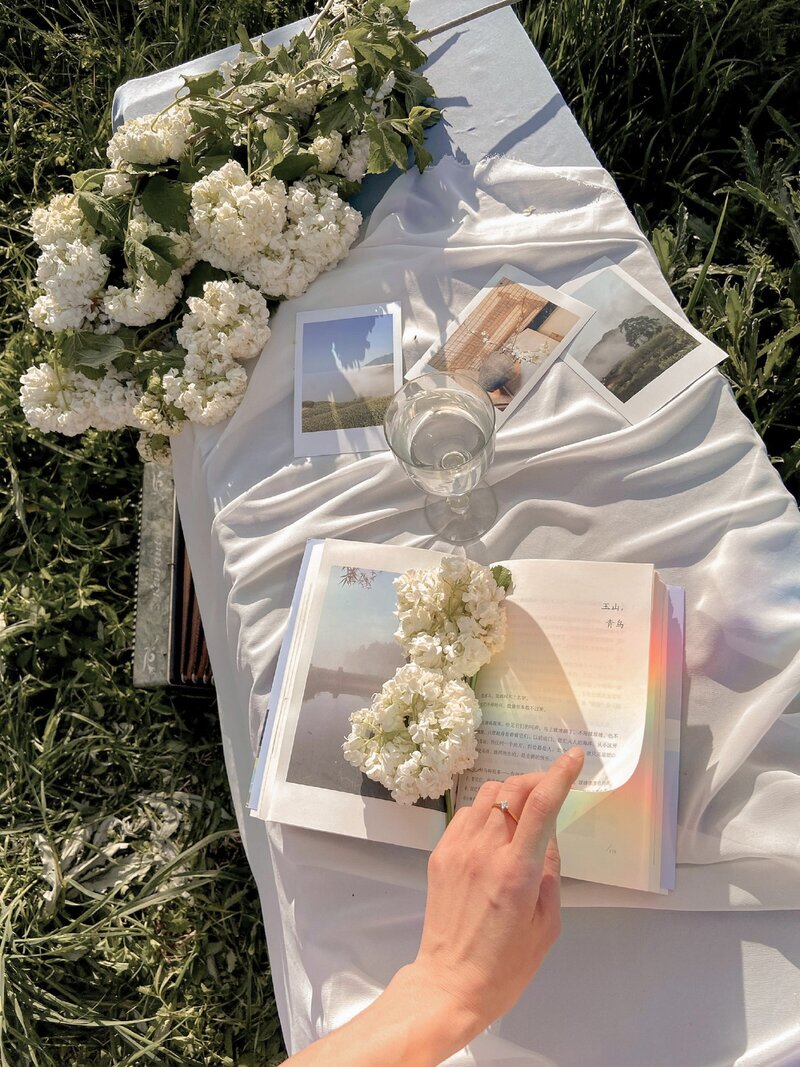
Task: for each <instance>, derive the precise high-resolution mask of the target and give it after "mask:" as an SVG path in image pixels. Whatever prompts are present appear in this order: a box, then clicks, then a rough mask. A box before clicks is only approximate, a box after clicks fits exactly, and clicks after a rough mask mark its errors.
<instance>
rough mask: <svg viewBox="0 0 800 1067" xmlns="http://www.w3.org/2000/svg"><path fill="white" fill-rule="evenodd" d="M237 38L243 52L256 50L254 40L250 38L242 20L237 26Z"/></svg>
mask: <svg viewBox="0 0 800 1067" xmlns="http://www.w3.org/2000/svg"><path fill="white" fill-rule="evenodd" d="M236 38H237V40H238V42H239V45H240V46H241V49H242V51H243V52H255V48H254V47H253V42H252V41H251V40H250V37H249V35H248V33H247V30H246V29H245V28H244V26H243V25H242V24H241V22H240V23H239V25H238V26H237V27H236Z"/></svg>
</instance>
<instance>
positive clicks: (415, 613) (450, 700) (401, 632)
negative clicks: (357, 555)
mask: <svg viewBox="0 0 800 1067" xmlns="http://www.w3.org/2000/svg"><path fill="white" fill-rule="evenodd" d="M510 584H511V574H510V572H509V571H508V570H506V569H505V568H504V567H499V566H498V567H492V568H489V567H483V566H481V565H480V564H479V563H473V562H471V561H470V560H468V559H460V558H457V557H453V556H449V557H446V558H445V559H444V560H442V563H441V565H440V566H439V567H438V568H436V569H434V570H425V571H416V570H411V571H407V572H406V573H405V574H401V575H400V577H399V578H396V579H395V582H394V586H395V589H396V590H397V617H398V621H399V623H400V625H399V627H398V630H397V632H396V634H395V639H396V640H397V641H398V642H399V643H400V645H401V646H402V648H403V651H404V652H405V654H406V656H407V657H408V659H409V660H410V662H409V663H407V664H406V665H405V666H404V667H400V668H399V669H398V670H397V671H396V673H395V676H394V678H392V679H390V680H389V681H388V682H386V683H385V684H384V686H383V688H382V689H381V691H380V693H377V694H376V695H375V696H374V697H373V700H372V703H371V704H370V706H369V707H368V708H361V709H359V710H358V711H354V712H353V713H352V715H351V716H350V723H351V730H350V733H349V734H348V736H347V738H346V739H345V741H344V744H343V746H342V750H343V752H344V758H345V759H346V760H347V762H348V763H350V764H352V765H353V766H354V767H357V768H358V769H359V770H360V771H362V772H363V773H364V774H366V775H367V777H368V778H371V779H372V780H373V781H376V782H380V783H381V785H383V786H385V787H386V789H388V790H389V791H390V792H391V794H392V797H393V799H394V800H396V801H397V802H398V803H400V804H413V803H414V802H415V801H417V800H420V799H421V798H422V797H433V798H435V797H440V796H442V795H443V794H444V796H445V797H446V800H447V811H448V816H452V801H451V798H450V788H451V786H452V784H453V778H454V777H455V775H457V774H461V773H463V772H464V771H466V770H469V768H470V767H472V766H473V765H474V763H475V760H476V758H477V752H478V750H477V746H476V740H475V735H476V731H477V729H478V727H479V726H480V724H481V709H480V705H479V704H478V701H477V699H476V698H475V694H474V692H473V689H472V684H474V676H475V675H476V674H477V672H478V671H479V670H480V668H481V667H483V666H485V665H486V664H487V663H488V662H489V660H490V659H491V657H492V655H493V654H494V653H495V652H499V651H500V649H502V647H503V645H504V643H505V636H506V616H505V605H504V604H503V600H504V599H505V595H506V590H507V589H508V587H509V586H510ZM465 679H469V682H468V681H467V680H465Z"/></svg>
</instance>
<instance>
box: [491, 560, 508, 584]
mask: <svg viewBox="0 0 800 1067" xmlns="http://www.w3.org/2000/svg"><path fill="white" fill-rule="evenodd" d="M492 577H493V578H494V580H495V582H497V584H498V585H499V586H500V588H501V589H505V590H506V591H508V590H509V589H510V588H511V583H512V581H513V575H512V574H511V571H510V570H509V569H508V567H501V566H500V564H499V563H497V564H495V566H494V567H492Z"/></svg>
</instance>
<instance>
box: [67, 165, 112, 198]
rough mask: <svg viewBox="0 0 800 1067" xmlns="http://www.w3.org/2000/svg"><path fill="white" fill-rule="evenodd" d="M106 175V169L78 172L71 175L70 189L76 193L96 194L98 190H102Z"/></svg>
mask: <svg viewBox="0 0 800 1067" xmlns="http://www.w3.org/2000/svg"><path fill="white" fill-rule="evenodd" d="M108 173H109V172H108V170H107V169H103V170H98V169H95V170H79V171H77V173H75V174H73V175H72V188H73V189H74V190H75V192H76V193H80V192H85V193H91V192H97V190H98V189H102V187H103V179H104V178H105V176H106V174H108Z"/></svg>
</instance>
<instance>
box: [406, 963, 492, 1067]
mask: <svg viewBox="0 0 800 1067" xmlns="http://www.w3.org/2000/svg"><path fill="white" fill-rule="evenodd" d="M386 994H388V995H389V996H390V997H395V996H397V997H398V998H399V999H400V1000H402V1001H403V1003H406V1004H408V1005H409V1006H410V1007H411V1008H412V1010H413V1020H414V1034H415V1050H416V1051H419V1053H420V1054H421V1055H420V1059H419V1060H418V1061H417V1060H416V1059H415V1060H414V1061H413V1063H414V1064H416V1063H417V1062H418V1063H419V1064H420V1065H427V1064H438V1063H441V1061H442V1060H444V1059H447V1057H448V1056H451V1055H452V1054H453V1053H454V1052H457V1051H458V1050H459V1049H461V1048H463V1047H464V1045H466V1044H467V1043H468V1042H470V1041H472V1040H473V1038H475V1037H477V1035H478V1034H479V1033H481V1031H482V1030H484V1029H485V1024H484V1022H483V1021H482V1020H481V1019H479V1018H478V1016H477V1015H476V1013H475V1012H474V1011H473V1010H472V1009H470V1008H469V1007H468V1006H467V1005H466V1004H464V1003H463V1002H462V1001H460V1000H459V999H458V998H457V997H455V996H454V995H453V994H452V993H450V992H448V990H447V989H446V987H445V985H444V984H443V983H442V982H441V981H440V980H438V978H437V976H435V975H433V974H432V973H431V972H430V971H429V969H428V968H427V967H426V966H425V964H424V963H421V962H420V961H418V960H417V961H415V962H414V963H410V964H408V965H407V966H406V967H402V968H401V969H400V970H399V971H398V972H397V974H396V975H395V976H394V978H393V979H392V980H391V982H390V983H389V985H388V986H387V988H386ZM411 1063H412V1061H411V1060H409V1067H411Z"/></svg>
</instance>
